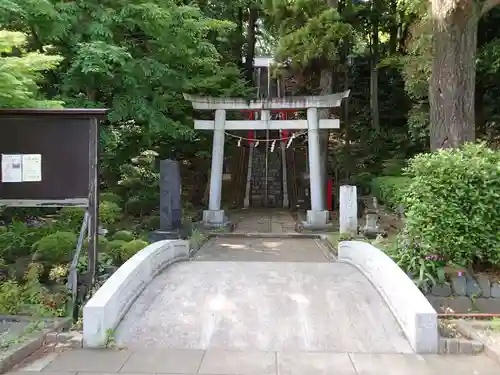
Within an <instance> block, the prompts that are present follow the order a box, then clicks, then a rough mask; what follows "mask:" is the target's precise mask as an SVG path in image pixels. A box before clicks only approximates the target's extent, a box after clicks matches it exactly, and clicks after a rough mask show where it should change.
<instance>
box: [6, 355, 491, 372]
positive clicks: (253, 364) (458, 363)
mask: <svg viewBox="0 0 500 375" xmlns="http://www.w3.org/2000/svg"><path fill="white" fill-rule="evenodd" d="M40 371H43V372H41V373H40V375H41V374H43V375H76V374H78V375H98V374H100V375H111V374H123V375H127V374H129V375H132V374H141V375H153V374H155V375H156V374H164V375H167V374H178V375H181V374H182V375H194V374H203V375H215V374H218V375H444V374H450V375H451V374H452V375H498V374H500V368H499V367H498V365H497V364H496V363H495V362H494V361H492V360H491V359H489V358H487V357H485V356H483V355H478V356H460V355H456V356H452V355H450V356H444V355H443V356H439V355H431V356H423V357H422V356H418V355H414V354H362V353H356V354H348V353H325V352H308V353H306V352H280V353H276V352H259V351H226V350H207V351H203V350H175V349H153V350H152V349H148V350H136V351H131V350H113V349H103V350H85V349H80V350H73V351H69V352H63V353H60V354H56V353H51V354H49V355H47V356H46V357H44V358H42V359H40V360H38V361H35V362H34V363H32V364H31V365H28V366H27V367H25V368H21V369H20V372H16V373H15V375H34V372H40ZM13 375H14V374H13Z"/></svg>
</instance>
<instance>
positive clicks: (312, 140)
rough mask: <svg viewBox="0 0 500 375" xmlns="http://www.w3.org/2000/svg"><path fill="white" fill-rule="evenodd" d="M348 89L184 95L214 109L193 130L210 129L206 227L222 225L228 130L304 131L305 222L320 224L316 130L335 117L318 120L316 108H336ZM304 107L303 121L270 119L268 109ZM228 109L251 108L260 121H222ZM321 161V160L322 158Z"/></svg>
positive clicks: (323, 218) (323, 213) (324, 214)
mask: <svg viewBox="0 0 500 375" xmlns="http://www.w3.org/2000/svg"><path fill="white" fill-rule="evenodd" d="M349 93H350V90H347V91H344V92H341V93H336V94H331V95H322V96H303V97H283V98H268V99H256V100H250V101H249V100H245V99H241V98H213V97H201V96H192V95H189V94H184V98H185V99H186V100H188V101H190V102H191V104H192V106H193V108H194V109H195V110H207V111H211V110H215V120H194V128H195V129H197V130H212V131H213V132H214V137H213V148H212V169H211V175H210V197H209V203H208V210H205V211H204V212H203V222H204V224H205V225H207V226H211V227H214V226H215V227H217V226H222V225H224V221H225V215H224V211H223V210H222V208H221V194H222V173H223V163H224V138H225V132H226V131H231V130H280V129H283V130H307V133H308V155H309V181H310V196H311V209H310V210H308V211H307V225H311V226H315V227H316V226H324V225H326V224H327V222H328V218H329V212H328V211H327V210H326V207H325V206H324V199H323V197H322V191H323V186H322V185H323V182H324V180H323V178H322V177H323V176H322V171H321V164H322V160H321V159H322V157H321V154H322V152H321V144H320V136H319V131H320V130H322V129H338V128H340V121H339V120H338V119H319V118H318V109H322V108H334V107H340V105H341V104H342V99H344V98H347V97H349ZM284 109H296V110H301V109H306V110H307V120H271V110H284ZM228 110H240V111H241V110H252V111H255V112H257V111H260V112H261V116H260V117H261V120H226V111H228ZM323 162H325V161H323Z"/></svg>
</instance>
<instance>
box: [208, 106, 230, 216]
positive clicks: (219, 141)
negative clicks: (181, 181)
mask: <svg viewBox="0 0 500 375" xmlns="http://www.w3.org/2000/svg"><path fill="white" fill-rule="evenodd" d="M225 122H226V110H224V109H217V110H215V129H214V140H213V146H212V168H211V171H210V196H209V199H208V210H205V211H204V212H203V223H204V224H205V225H207V226H222V225H224V221H225V220H224V211H223V210H222V209H221V200H222V198H221V196H222V172H223V168H224V128H225Z"/></svg>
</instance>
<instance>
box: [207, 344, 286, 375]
mask: <svg viewBox="0 0 500 375" xmlns="http://www.w3.org/2000/svg"><path fill="white" fill-rule="evenodd" d="M198 373H199V374H218V375H231V374H239V375H257V374H259V375H275V374H276V353H273V352H261V351H254V350H251V351H228V350H207V352H206V353H205V356H204V357H203V361H202V363H201V366H200V370H199V372H198Z"/></svg>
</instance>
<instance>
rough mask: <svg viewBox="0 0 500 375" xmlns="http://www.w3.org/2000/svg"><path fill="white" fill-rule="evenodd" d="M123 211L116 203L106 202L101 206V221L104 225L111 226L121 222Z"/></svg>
mask: <svg viewBox="0 0 500 375" xmlns="http://www.w3.org/2000/svg"><path fill="white" fill-rule="evenodd" d="M121 214H122V209H121V208H120V206H119V205H118V204H116V203H114V202H108V201H104V202H102V203H101V204H100V205H99V221H100V222H101V223H102V224H104V225H110V224H114V223H116V222H117V221H118V220H120V217H121Z"/></svg>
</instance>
